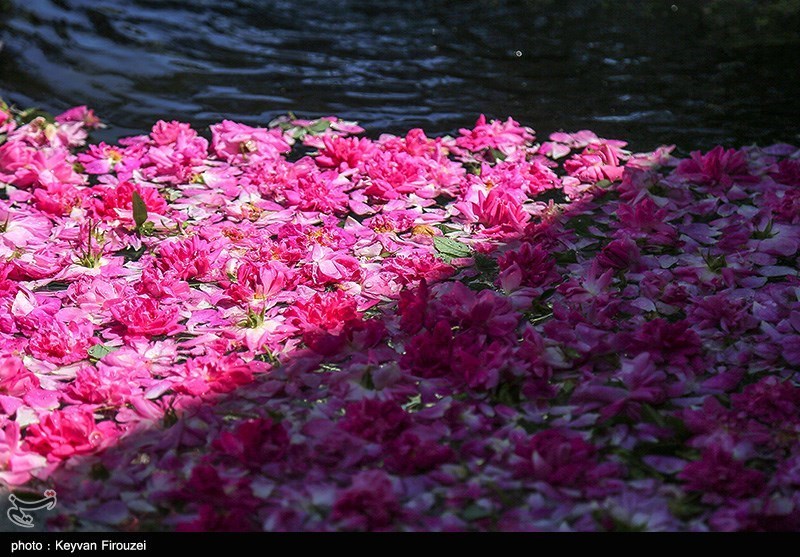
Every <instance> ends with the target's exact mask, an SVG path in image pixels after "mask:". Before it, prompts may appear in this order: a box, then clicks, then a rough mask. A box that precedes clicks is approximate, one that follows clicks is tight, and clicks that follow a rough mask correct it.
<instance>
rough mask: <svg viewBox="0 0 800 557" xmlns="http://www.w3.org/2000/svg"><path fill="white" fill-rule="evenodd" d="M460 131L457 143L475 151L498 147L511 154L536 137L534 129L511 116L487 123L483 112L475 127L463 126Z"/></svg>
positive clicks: (499, 149) (463, 147)
mask: <svg viewBox="0 0 800 557" xmlns="http://www.w3.org/2000/svg"><path fill="white" fill-rule="evenodd" d="M458 133H459V134H460V135H459V137H458V138H456V145H458V146H459V147H461V148H462V149H467V150H469V151H472V152H474V153H477V152H479V151H482V150H484V149H497V150H498V151H500V152H502V153H504V154H506V155H509V154H511V153H513V152H514V150H515V149H517V148H518V147H521V146H523V145H525V144H526V143H529V142H532V141H533V140H534V139H535V138H534V135H533V130H532V129H530V128H526V127H523V126H520V125H519V123H518V122H516V121H514V120H512V119H511V118H509V119H508V120H506V121H505V122H501V121H500V120H492V121H491V122H489V123H487V122H486V116H484V115H483V114H481V115H480V116H479V117H478V120H477V121H476V122H475V127H473V128H472V129H467V128H462V129H460V130H458Z"/></svg>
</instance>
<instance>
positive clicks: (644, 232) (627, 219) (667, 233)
mask: <svg viewBox="0 0 800 557" xmlns="http://www.w3.org/2000/svg"><path fill="white" fill-rule="evenodd" d="M667 215H668V211H667V210H666V209H660V208H659V207H658V205H656V204H655V202H654V201H653V199H652V198H651V197H649V196H648V197H645V198H644V199H642V200H641V201H640V202H638V203H635V204H630V205H628V204H620V206H619V209H618V210H617V218H618V219H619V225H620V227H621V228H623V229H624V230H625V233H626V234H630V235H631V237H632V238H634V239H643V240H645V241H647V243H649V244H653V245H673V244H674V243H675V242H676V240H677V238H678V231H677V230H676V229H675V227H673V226H672V225H670V224H669V223H667V222H665V221H666V217H667Z"/></svg>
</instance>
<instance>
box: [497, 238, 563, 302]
mask: <svg viewBox="0 0 800 557" xmlns="http://www.w3.org/2000/svg"><path fill="white" fill-rule="evenodd" d="M497 264H498V265H499V267H500V274H499V276H498V278H497V282H498V284H499V285H500V286H501V287H502V288H503V290H506V291H511V290H515V289H517V288H519V287H520V286H531V287H534V288H538V287H541V286H549V285H550V284H552V283H553V282H554V281H555V280H557V279H558V273H557V272H556V268H555V261H554V260H553V258H552V257H551V256H550V254H549V253H548V252H547V250H545V249H544V248H542V247H541V246H539V245H533V244H531V243H529V242H525V243H523V244H522V245H521V246H520V247H519V248H518V249H515V250H511V251H507V252H505V253H504V254H503V255H501V256H500V257H498V259H497Z"/></svg>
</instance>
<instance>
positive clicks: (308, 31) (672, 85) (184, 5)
mask: <svg viewBox="0 0 800 557" xmlns="http://www.w3.org/2000/svg"><path fill="white" fill-rule="evenodd" d="M5 1H6V4H7V5H6V8H5V11H4V13H0V17H1V18H2V20H3V21H2V23H0V40H1V41H3V43H4V47H3V49H2V51H0V96H3V97H5V98H7V99H10V100H12V101H14V102H15V103H16V104H18V105H31V104H35V105H38V106H40V107H42V108H45V109H48V110H58V109H61V108H65V107H67V106H69V105H73V104H89V105H91V106H93V107H95V108H96V110H97V111H98V113H99V114H100V115H101V116H102V117H104V118H105V119H106V120H108V121H110V122H111V123H112V124H114V126H115V128H114V129H112V130H110V131H109V132H108V133H110V134H112V137H113V136H114V135H119V134H124V133H131V132H138V131H140V130H142V129H145V128H147V127H149V125H150V124H152V122H153V121H154V120H155V119H157V118H170V119H183V120H189V121H192V122H194V123H195V124H197V125H200V126H202V125H206V124H208V123H209V122H213V121H218V120H219V119H221V118H223V117H228V118H233V119H237V120H241V121H244V122H248V123H264V122H265V121H267V120H269V119H270V118H272V117H274V116H276V115H278V114H282V113H286V112H287V111H290V110H291V111H294V112H295V113H296V114H298V115H300V116H320V115H326V114H337V115H339V116H342V117H345V118H350V119H356V120H359V121H360V122H362V123H363V124H365V125H366V126H367V127H368V128H369V129H371V130H372V131H375V132H377V131H392V132H400V131H403V130H406V129H408V128H410V127H414V126H423V127H425V129H426V130H429V131H431V132H437V133H440V132H452V131H454V130H456V129H457V128H458V127H460V126H464V125H468V124H471V123H472V122H473V121H474V119H475V117H476V115H477V114H478V113H480V112H485V113H487V115H490V116H494V117H505V116H507V115H512V116H514V117H515V118H516V119H517V120H520V121H521V122H523V123H525V124H527V125H530V126H532V127H534V128H535V129H537V130H540V131H542V132H548V131H553V130H556V129H559V128H564V129H573V130H574V129H580V128H585V127H589V128H592V129H594V130H597V131H598V132H600V133H602V134H605V135H608V136H617V137H624V138H627V139H630V140H632V141H633V144H634V146H636V147H639V148H647V147H652V146H655V145H656V144H659V143H664V142H676V143H678V144H679V145H683V146H687V147H708V146H710V145H713V144H715V143H718V142H722V143H728V144H743V143H751V142H766V141H770V140H778V139H782V140H787V141H797V140H798V138H797V135H796V134H797V133H798V128H797V122H798V114H800V85H798V83H797V78H796V77H795V74H796V73H797V60H796V52H797V48H798V44H797V43H796V42H793V41H792V40H788V41H784V42H781V41H755V44H751V45H748V46H742V45H734V46H735V48H731V44H733V43H732V42H731V41H729V40H728V39H725V35H724V34H719V33H717V34H716V35H715V32H716V31H719V29H718V28H721V27H722V26H724V25H725V24H726V23H725V21H722V22H721V23H719V22H717V23H715V20H710V19H709V17H707V16H708V13H705V14H704V13H703V12H702V11H701V6H702V5H704V4H713V2H705V3H701V2H694V1H692V2H688V1H687V2H680V1H677V0H674V1H673V2H663V1H656V0H651V1H648V0H637V1H636V2H633V1H628V2H626V1H623V0H620V1H616V2H608V1H604V0H584V1H578V0H574V1H564V0H561V1H554V0H538V1H537V0H528V1H512V0H495V1H486V0H484V1H464V0H461V1H455V0H452V1H432V0H425V1H419V0H402V1H400V0H383V1H381V2H373V1H367V0H324V1H323V0H304V1H302V2H292V1H289V0H263V1H259V0H236V1H231V2H217V1H215V0H194V1H192V2H189V1H186V2H180V1H177V0H175V1H155V0H103V1H97V0H27V1H22V0H11V2H8V0H5ZM739 3H741V0H739ZM2 4H3V0H0V5H2ZM714 25H716V27H717V28H715V27H714ZM742 35H743V34H742ZM788 36H789V39H791V38H792V35H791V34H789V35H788ZM751 42H752V41H751ZM770 42H773V43H776V44H772V45H769V46H767V43H770Z"/></svg>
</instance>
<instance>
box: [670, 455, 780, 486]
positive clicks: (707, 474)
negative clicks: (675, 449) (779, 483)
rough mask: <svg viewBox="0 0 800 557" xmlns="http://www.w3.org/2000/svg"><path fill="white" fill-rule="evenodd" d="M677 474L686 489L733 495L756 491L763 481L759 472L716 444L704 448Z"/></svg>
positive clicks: (762, 475)
mask: <svg viewBox="0 0 800 557" xmlns="http://www.w3.org/2000/svg"><path fill="white" fill-rule="evenodd" d="M678 478H680V479H681V480H682V481H683V482H684V485H685V488H686V489H687V490H688V491H700V492H703V493H713V494H718V495H723V496H729V497H736V498H741V497H748V496H751V495H755V494H757V493H758V492H759V491H761V489H762V487H763V486H764V483H765V478H764V474H763V473H761V472H759V471H758V470H753V469H752V468H747V467H746V466H745V465H744V463H742V462H741V461H738V460H735V459H734V458H733V457H732V456H731V455H730V454H729V453H728V452H725V451H724V450H722V449H720V448H718V447H711V448H709V449H707V450H706V451H704V452H703V456H702V457H701V459H700V460H698V461H695V462H690V463H689V464H687V465H686V467H685V468H684V469H683V471H682V472H681V473H680V474H678Z"/></svg>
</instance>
